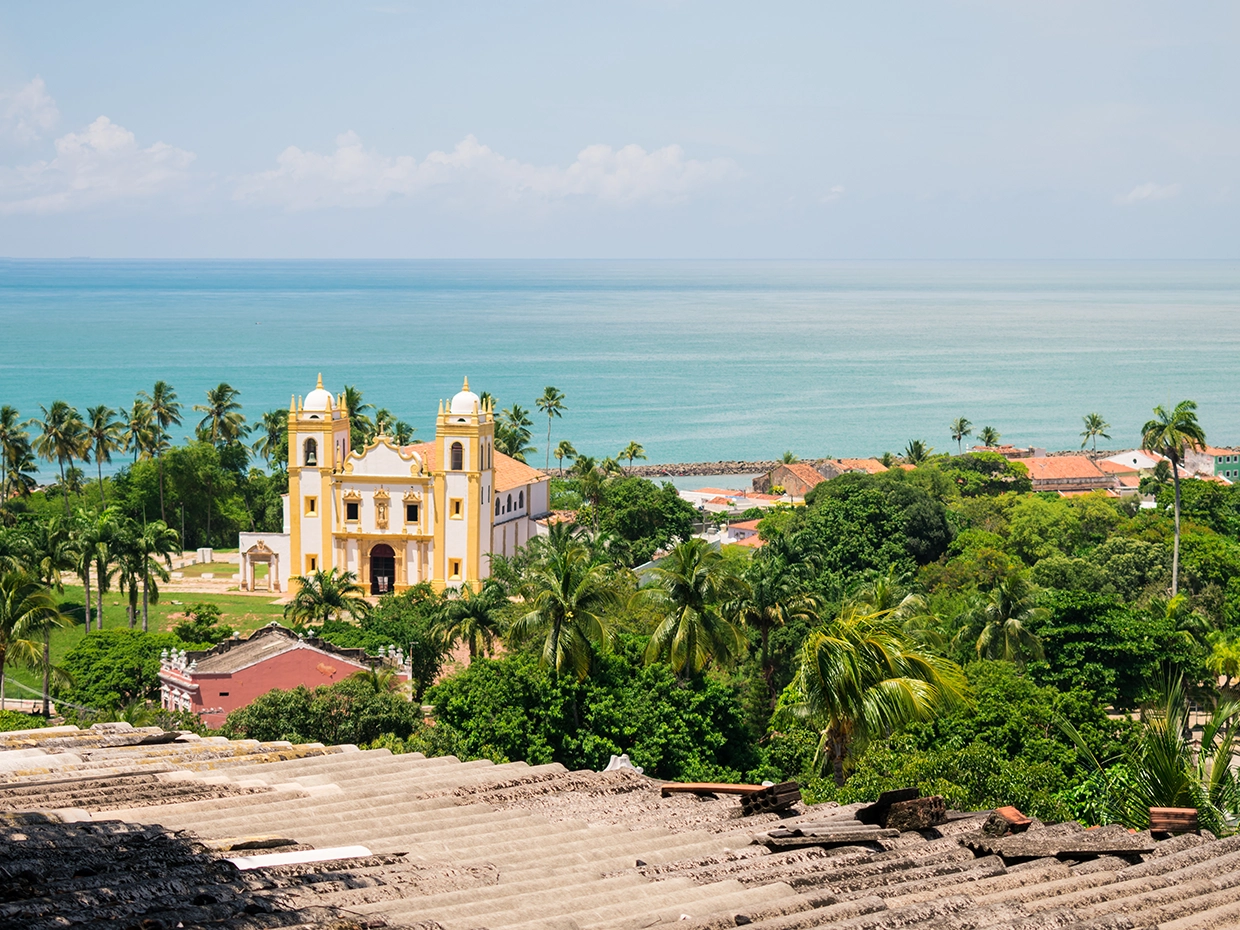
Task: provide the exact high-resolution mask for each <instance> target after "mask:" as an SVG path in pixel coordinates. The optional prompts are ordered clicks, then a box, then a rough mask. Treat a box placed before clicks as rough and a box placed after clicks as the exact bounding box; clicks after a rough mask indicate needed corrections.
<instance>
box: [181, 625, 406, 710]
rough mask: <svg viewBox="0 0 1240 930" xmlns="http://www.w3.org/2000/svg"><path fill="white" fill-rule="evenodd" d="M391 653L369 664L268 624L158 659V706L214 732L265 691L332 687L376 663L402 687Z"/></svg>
mask: <svg viewBox="0 0 1240 930" xmlns="http://www.w3.org/2000/svg"><path fill="white" fill-rule="evenodd" d="M393 652H394V653H395V655H393V656H390V657H389V656H381V657H379V658H373V657H371V656H368V655H366V650H364V649H343V648H341V647H340V646H335V645H332V644H331V643H329V642H326V641H325V640H321V639H303V638H301V637H299V636H298V635H297V634H296V633H294V632H293V631H292V630H287V629H285V628H284V627H282V626H280V625H279V624H277V623H272V624H270V625H269V626H265V627H263V628H262V629H261V630H258V631H256V632H254V633H252V634H251V635H250V636H249V637H248V638H247V639H241V638H239V637H234V638H233V639H228V640H225V641H224V642H222V643H220V644H219V645H218V646H214V647H212V648H211V649H206V650H203V651H201V652H186V651H185V650H181V651H180V652H177V651H176V650H173V652H172V654H171V655H168V654H165V655H163V656H161V661H160V668H159V682H160V688H159V693H160V705H161V706H163V707H164V708H166V709H168V710H188V711H191V712H192V713H195V714H198V715H199V716H200V717H201V718H202V721H203V723H205V724H206V725H207V726H209V727H218V726H220V724H222V723H223V722H224V718H225V717H226V716H228V713H229V712H230V711H233V710H236V709H237V708H239V707H245V706H246V705H247V704H249V703H250V702H251V701H253V700H254V699H255V698H256V697H259V696H260V695H263V694H266V693H267V692H268V691H273V690H276V689H279V690H282V691H289V690H292V689H293V688H296V687H297V686H298V685H305V686H306V687H307V688H315V687H317V686H319V685H333V684H335V683H336V682H338V681H341V680H343V679H345V678H348V677H349V676H350V675H352V674H353V673H354V672H359V671H363V670H365V669H369V668H372V667H373V666H375V665H378V664H380V663H387V664H391V665H395V666H396V667H397V668H398V669H399V670H400V671H399V672H398V677H399V678H400V679H402V680H404V681H407V680H408V679H409V677H410V676H409V671H408V668H407V666H406V665H405V659H404V654H403V652H402V651H401V650H397V649H395V648H394V649H393Z"/></svg>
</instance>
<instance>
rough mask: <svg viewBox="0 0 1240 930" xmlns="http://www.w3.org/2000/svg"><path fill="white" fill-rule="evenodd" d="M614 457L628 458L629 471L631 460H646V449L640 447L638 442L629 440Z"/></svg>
mask: <svg viewBox="0 0 1240 930" xmlns="http://www.w3.org/2000/svg"><path fill="white" fill-rule="evenodd" d="M616 458H621V459H628V460H629V471H632V470H633V460H634V459H641V460H642V461H643V462H644V461H646V450H645V449H643V448H642V446H641V444H640V443H637V442H630V443H629V444H628V445H627V446H625V447H624V448H623V449H621V450H620V454H619V455H618V456H616Z"/></svg>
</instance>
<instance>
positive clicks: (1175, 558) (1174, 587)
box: [1171, 458, 1180, 597]
mask: <svg viewBox="0 0 1240 930" xmlns="http://www.w3.org/2000/svg"><path fill="white" fill-rule="evenodd" d="M1171 483H1172V485H1174V487H1175V546H1174V548H1173V549H1172V550H1171V596H1172V597H1175V596H1176V594H1177V593H1178V591H1179V590H1180V469H1179V464H1178V463H1177V462H1176V460H1175V459H1174V458H1173V459H1172V460H1171Z"/></svg>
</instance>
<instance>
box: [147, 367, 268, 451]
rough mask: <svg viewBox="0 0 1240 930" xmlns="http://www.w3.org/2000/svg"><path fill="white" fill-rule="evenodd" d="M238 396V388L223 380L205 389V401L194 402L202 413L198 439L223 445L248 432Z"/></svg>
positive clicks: (195, 406)
mask: <svg viewBox="0 0 1240 930" xmlns="http://www.w3.org/2000/svg"><path fill="white" fill-rule="evenodd" d="M240 396H241V392H240V391H239V390H237V389H236V388H235V387H233V386H232V385H231V384H228V383H227V382H224V381H221V382H220V383H219V384H218V385H216V386H215V387H213V388H209V389H208V390H207V402H206V403H205V404H194V410H195V411H196V412H198V413H201V414H202V419H201V420H199V421H198V430H197V432H198V438H199V439H202V440H203V441H205V442H210V443H213V444H215V445H217V446H224V445H227V444H228V443H230V442H236V441H237V440H239V439H241V438H242V437H243V436H244V435H245V434H246V433H247V432H248V430H247V428H246V425H245V416H244V415H243V414H242V413H241V404H240V403H239V402H238V400H237V398H238V397H240ZM153 415H154V414H153V413H152V416H153Z"/></svg>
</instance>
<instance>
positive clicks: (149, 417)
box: [121, 395, 156, 462]
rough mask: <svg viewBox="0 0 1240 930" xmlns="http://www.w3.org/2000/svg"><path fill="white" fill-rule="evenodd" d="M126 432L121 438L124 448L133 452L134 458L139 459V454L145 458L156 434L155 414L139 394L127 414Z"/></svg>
mask: <svg viewBox="0 0 1240 930" xmlns="http://www.w3.org/2000/svg"><path fill="white" fill-rule="evenodd" d="M123 428H124V433H123V434H122V435H121V438H122V439H123V440H124V443H125V445H124V448H125V449H127V450H131V451H132V452H133V460H134V461H135V462H136V461H138V458H139V456H141V457H142V458H145V457H146V456H147V450H148V449H149V448H150V446H151V440H152V438H153V437H154V434H155V429H156V427H155V416H154V414H152V413H151V406H150V404H148V403H147V402H146V401H144V400H143V399H142V397H141V396H140V395H139V396H138V397H136V398H135V399H134V402H133V406H132V407H131V408H130V409H129V412H128V413H127V414H126V415H125V424H124V427H123Z"/></svg>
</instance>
